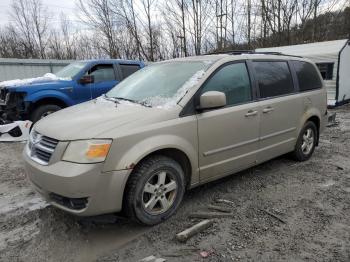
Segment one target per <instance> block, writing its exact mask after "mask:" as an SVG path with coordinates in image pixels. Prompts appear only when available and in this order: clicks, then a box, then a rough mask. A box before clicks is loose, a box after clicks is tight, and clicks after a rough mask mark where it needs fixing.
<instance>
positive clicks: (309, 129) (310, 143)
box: [293, 121, 318, 161]
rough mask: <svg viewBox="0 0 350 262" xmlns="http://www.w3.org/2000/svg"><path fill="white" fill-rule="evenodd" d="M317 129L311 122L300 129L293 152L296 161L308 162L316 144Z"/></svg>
mask: <svg viewBox="0 0 350 262" xmlns="http://www.w3.org/2000/svg"><path fill="white" fill-rule="evenodd" d="M317 136H318V133H317V127H316V125H315V124H314V123H313V122H310V121H309V122H306V124H305V125H304V127H303V128H302V129H301V131H300V134H299V137H298V140H297V143H296V145H295V149H294V151H293V156H294V158H295V159H296V160H297V161H306V160H308V159H309V158H310V157H311V156H312V154H313V152H314V150H315V146H316V142H317Z"/></svg>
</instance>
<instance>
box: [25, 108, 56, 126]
mask: <svg viewBox="0 0 350 262" xmlns="http://www.w3.org/2000/svg"><path fill="white" fill-rule="evenodd" d="M61 109H62V107H60V106H58V105H53V104H51V105H50V104H49V105H42V106H39V107H37V108H36V109H35V110H34V111H33V113H32V114H31V117H30V120H31V121H32V122H33V124H35V123H36V122H38V121H39V120H40V119H42V118H44V117H45V116H48V115H50V114H52V113H54V112H56V111H58V110H61Z"/></svg>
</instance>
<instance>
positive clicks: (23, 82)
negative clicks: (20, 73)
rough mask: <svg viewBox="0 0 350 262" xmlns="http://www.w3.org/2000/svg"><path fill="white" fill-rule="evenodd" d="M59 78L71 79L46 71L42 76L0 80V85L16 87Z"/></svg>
mask: <svg viewBox="0 0 350 262" xmlns="http://www.w3.org/2000/svg"><path fill="white" fill-rule="evenodd" d="M59 80H72V79H70V78H60V77H57V76H56V75H54V74H51V73H47V74H45V75H44V76H40V77H35V78H27V79H15V80H8V81H3V82H0V87H17V86H24V85H31V84H34V83H42V82H47V81H59Z"/></svg>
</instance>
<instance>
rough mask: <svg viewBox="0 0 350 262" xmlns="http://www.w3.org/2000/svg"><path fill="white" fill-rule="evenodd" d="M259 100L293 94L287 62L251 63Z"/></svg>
mask: <svg viewBox="0 0 350 262" xmlns="http://www.w3.org/2000/svg"><path fill="white" fill-rule="evenodd" d="M253 65H254V69H255V72H256V77H257V81H258V83H259V91H260V97H261V98H268V97H275V96H281V95H287V94H291V93H294V85H293V80H292V76H291V73H290V70H289V66H288V63H287V62H280V61H276V62H274V61H271V62H265V61H261V62H253Z"/></svg>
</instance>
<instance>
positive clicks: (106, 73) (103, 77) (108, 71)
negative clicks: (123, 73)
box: [86, 64, 116, 83]
mask: <svg viewBox="0 0 350 262" xmlns="http://www.w3.org/2000/svg"><path fill="white" fill-rule="evenodd" d="M86 75H92V76H94V79H95V83H98V82H103V81H113V80H116V78H115V73H114V68H113V65H112V64H105V65H103V64H100V65H95V66H93V67H92V68H91V69H90V70H89V71H88V72H87V73H86Z"/></svg>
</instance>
